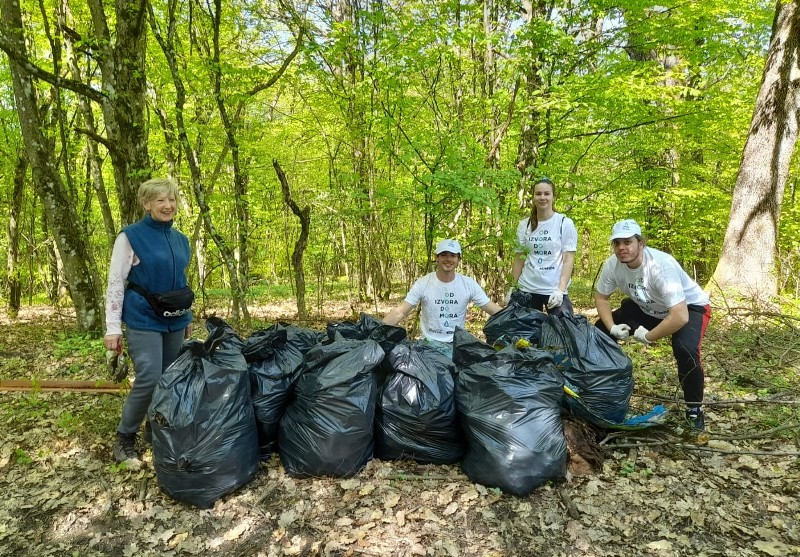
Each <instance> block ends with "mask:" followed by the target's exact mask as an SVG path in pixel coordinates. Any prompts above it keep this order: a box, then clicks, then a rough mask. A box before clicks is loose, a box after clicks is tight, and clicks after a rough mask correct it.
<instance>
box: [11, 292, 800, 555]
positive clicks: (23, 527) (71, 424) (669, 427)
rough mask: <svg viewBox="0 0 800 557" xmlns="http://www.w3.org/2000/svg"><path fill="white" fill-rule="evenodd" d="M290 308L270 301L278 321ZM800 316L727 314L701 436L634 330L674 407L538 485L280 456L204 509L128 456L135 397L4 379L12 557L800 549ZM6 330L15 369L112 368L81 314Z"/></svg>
mask: <svg viewBox="0 0 800 557" xmlns="http://www.w3.org/2000/svg"><path fill="white" fill-rule="evenodd" d="M380 309H381V312H382V311H385V309H388V308H380ZM326 310H327V311H328V312H329V313H328V315H327V317H328V319H330V320H343V319H345V318H347V317H350V316H351V314H352V311H351V309H350V308H346V307H344V306H342V308H340V310H338V311H339V312H340V315H338V316H337V315H334V312H335V311H336V310H333V309H332V308H329V307H326ZM291 311H292V306H291V305H290V304H285V305H283V306H279V305H276V306H271V307H268V308H263V309H262V310H261V311H260V312H259V314H258V315H257V316H256V317H257V318H258V319H259V322H262V323H263V326H264V327H266V326H267V324H269V323H272V322H275V321H278V320H288V317H289V316H290V315H291V313H290V312H291ZM364 311H367V312H368V313H369V312H370V311H369V310H368V309H365V310H364ZM381 314H382V313H381ZM476 319H477V318H476ZM320 325H321V326H324V322H320ZM481 326H482V323H480V322H479V321H477V320H476V321H474V322H472V323H470V328H471V330H473V332H475V333H476V334H479V333H480V327H481ZM799 326H800V321H798V320H796V319H795V318H792V317H789V316H786V315H782V314H780V313H756V314H754V312H753V311H752V310H746V309H732V308H721V309H718V310H717V311H716V313H715V315H714V318H713V319H712V322H711V327H710V329H709V332H708V335H707V337H706V340H705V343H704V357H705V363H706V375H707V379H706V382H707V389H706V392H707V400H708V402H709V404H708V406H707V411H706V412H707V427H706V431H705V432H704V433H702V434H701V435H694V434H691V433H690V432H689V431H687V430H686V429H685V428H684V426H683V424H682V411H681V409H680V407H679V406H678V405H677V404H676V403H675V400H676V397H677V396H678V392H677V378H676V373H675V368H674V363H673V360H672V357H671V354H670V349H669V346H668V343H663V342H662V343H657V344H655V345H653V346H650V347H644V346H641V345H638V343H636V344H634V343H628V344H626V345H625V346H624V349H625V351H626V352H627V353H628V354H629V355H630V356H631V358H632V360H633V362H634V375H635V377H636V382H637V383H636V391H635V396H634V400H633V403H634V405H636V406H638V407H640V408H643V409H648V408H651V407H652V406H653V405H654V404H656V403H664V404H666V405H667V406H668V407H669V408H670V410H671V413H670V418H669V419H668V420H667V423H666V424H665V425H664V426H662V427H658V428H652V429H648V430H641V431H638V432H611V431H606V432H601V433H600V436H599V438H598V442H599V443H600V446H601V448H602V451H603V455H604V457H605V461H604V463H603V464H602V466H601V469H599V470H598V471H597V472H596V473H593V474H587V475H577V474H569V476H568V478H567V479H566V481H564V482H562V483H559V484H552V485H550V484H548V485H545V486H542V487H540V488H538V489H536V490H534V491H533V492H532V493H531V494H530V495H528V496H526V497H514V496H511V495H505V494H503V493H501V492H500V491H499V490H497V489H492V488H487V487H484V486H482V485H479V484H475V483H472V482H470V481H469V479H468V478H467V477H466V476H465V475H464V474H463V473H462V472H461V470H460V468H459V466H457V465H453V466H425V465H417V464H414V463H410V462H383V461H379V460H373V461H371V462H370V463H369V464H368V465H367V466H366V468H365V469H363V470H362V471H361V472H360V473H358V474H357V475H356V476H355V477H353V478H349V479H341V478H339V479H335V478H318V479H305V480H301V479H293V478H291V477H289V476H288V475H287V474H286V473H285V471H284V469H283V467H282V466H281V463H280V460H279V459H278V458H277V457H273V458H272V460H269V461H268V462H265V463H262V467H261V469H260V471H259V473H258V474H257V475H256V477H255V479H254V480H253V481H251V482H250V483H248V484H247V485H245V486H244V487H242V488H241V489H239V490H238V491H236V492H234V493H232V494H230V495H227V496H225V497H223V498H222V499H221V500H219V501H217V503H216V505H215V506H214V507H213V508H212V509H208V510H200V509H197V508H194V507H191V506H188V505H186V504H183V503H180V502H176V501H174V500H172V499H170V498H169V497H168V496H166V495H165V494H164V493H163V492H162V491H161V490H160V488H159V486H158V482H157V479H156V475H155V473H154V470H153V467H152V454H151V451H150V450H147V451H146V452H145V456H144V465H143V466H142V467H140V468H139V469H136V470H133V469H129V468H128V467H126V466H120V465H117V464H115V463H114V462H113V459H112V458H111V447H112V442H113V438H114V431H115V427H116V423H117V420H118V418H119V413H120V409H121V405H122V400H123V398H122V396H121V395H120V394H117V395H107V394H102V395H98V394H94V395H92V394H81V393H48V392H0V431H1V432H2V433H1V434H0V493H1V494H2V498H1V499H0V555H14V556H28V555H30V556H36V557H44V556H48V555H55V556H65V557H66V556H69V557H84V556H105V555H109V556H110V555H114V556H169V555H203V556H226V557H230V556H234V557H235V556H242V557H244V556H262V557H266V556H270V557H271V556H283V555H300V556H314V555H335V556H351V555H352V556H362V555H367V556H370V555H385V556H411V555H421V556H422V555H426V556H448V557H458V556H464V557H466V556H475V557H491V556H497V557H500V556H508V557H511V556H534V555H537V556H551V555H552V556H587V557H588V556H597V557H600V556H612V555H614V556H626V557H627V556H638V555H658V556H683V555H686V556H692V557H700V556H717V555H719V556H751V555H752V556H761V555H772V556H784V555H800V496H799V495H800V493H798V492H800V462H799V461H798V454H799V453H800V429H798V428H800V401H799V400H798V399H800V396H798V393H799V392H800V382H798V378H799V377H800V340H798V339H800V335H798V327H799ZM0 327H2V328H1V329H0V330H2V331H3V332H2V335H0V379H40V380H41V379H55V378H58V379H76V380H77V379H89V380H108V379H109V375H108V371H107V369H106V366H105V360H104V351H103V348H102V342H101V341H99V340H97V339H89V338H85V337H83V336H81V335H79V334H78V333H77V332H76V331H75V329H74V324H73V317H72V316H71V314H70V313H69V312H68V311H64V310H57V309H55V308H38V309H34V310H31V309H27V310H25V311H24V312H23V313H22V314H21V316H20V317H18V318H17V319H15V320H13V321H10V320H8V319H0ZM312 327H314V326H313V325H312ZM314 328H316V327H314ZM257 329H258V327H255V328H254V329H253V330H257ZM240 334H242V336H243V337H246V336H248V334H249V332H248V331H240ZM204 335H205V331H204V330H203V329H202V327H198V330H196V331H195V334H194V336H195V337H197V338H204Z"/></svg>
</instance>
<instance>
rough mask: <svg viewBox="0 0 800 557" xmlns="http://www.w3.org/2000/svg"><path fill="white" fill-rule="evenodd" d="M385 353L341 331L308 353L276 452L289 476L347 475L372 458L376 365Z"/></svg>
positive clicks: (378, 346) (376, 383) (287, 410)
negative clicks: (350, 337)
mask: <svg viewBox="0 0 800 557" xmlns="http://www.w3.org/2000/svg"><path fill="white" fill-rule="evenodd" d="M383 357H384V352H383V349H382V348H381V347H380V345H379V344H378V343H377V342H376V341H374V340H347V339H344V338H342V337H341V336H337V337H336V340H334V341H333V342H332V343H330V344H321V345H318V346H316V347H314V348H312V349H311V350H309V351H308V353H306V355H305V358H304V360H303V365H302V366H301V369H300V375H299V377H298V379H297V381H296V383H295V386H294V400H293V401H292V402H291V403H290V404H289V407H288V408H287V409H286V413H285V414H284V415H283V418H282V419H281V423H280V428H279V434H278V453H279V454H280V457H281V462H282V463H283V467H284V468H285V469H286V472H287V473H288V474H289V475H290V476H293V477H296V478H307V477H315V476H335V477H345V478H346V477H350V476H353V475H355V474H356V473H357V472H358V471H359V470H361V468H363V467H364V466H365V465H366V464H367V462H369V461H370V459H372V454H373V450H374V447H375V436H374V433H373V428H374V422H375V406H376V404H377V397H378V381H377V378H376V377H375V374H374V369H375V367H376V366H378V364H380V363H381V360H383Z"/></svg>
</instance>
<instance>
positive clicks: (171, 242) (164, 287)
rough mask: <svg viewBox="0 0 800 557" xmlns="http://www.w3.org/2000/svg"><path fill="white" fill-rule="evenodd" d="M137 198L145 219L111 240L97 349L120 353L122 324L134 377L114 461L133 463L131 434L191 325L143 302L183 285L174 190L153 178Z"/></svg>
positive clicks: (184, 246) (187, 313)
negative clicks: (100, 346)
mask: <svg viewBox="0 0 800 557" xmlns="http://www.w3.org/2000/svg"><path fill="white" fill-rule="evenodd" d="M138 198H139V203H140V204H141V205H142V208H143V209H144V211H145V215H144V217H143V218H142V219H141V220H139V221H138V222H135V223H134V224H131V225H130V226H126V227H125V228H124V229H123V230H122V232H121V233H120V234H119V235H118V236H117V239H116V241H115V242H114V249H113V251H112V253H111V263H110V265H109V272H108V289H107V291H106V335H105V338H104V339H103V344H105V347H106V349H107V350H110V351H114V352H116V353H117V354H119V353H121V352H122V323H125V327H126V330H125V339H126V340H127V343H128V353H129V354H130V356H131V359H132V360H133V367H134V371H135V374H136V379H135V380H134V382H133V385H132V387H131V391H130V392H129V393H128V396H127V398H126V399H125V403H124V404H123V406H122V417H121V419H120V423H119V425H118V426H117V439H116V443H115V444H114V459H115V460H116V461H117V462H123V461H128V460H138V459H139V454H138V453H137V451H136V434H137V432H138V431H139V428H140V427H141V425H142V421H143V420H144V418H145V414H146V413H147V408H148V406H150V401H151V399H152V398H153V391H154V390H155V387H156V384H157V383H158V380H159V379H160V378H161V374H162V373H163V371H164V370H165V369H166V368H167V367H168V366H169V365H170V364H171V363H172V362H173V361H174V360H175V358H177V357H178V352H179V351H180V348H181V345H182V344H183V341H184V339H185V338H189V336H190V335H191V326H192V312H191V310H190V309H189V307H186V308H181V309H179V310H178V311H174V312H170V313H168V314H165V313H161V314H159V313H157V312H156V310H155V309H154V308H153V307H152V306H151V305H150V303H149V302H148V299H147V296H148V295H149V294H150V293H155V294H159V293H164V292H168V291H174V290H179V289H182V288H184V287H186V286H187V281H186V268H187V267H188V266H189V260H190V258H191V254H190V251H189V240H188V238H187V237H186V236H185V235H184V234H182V233H181V232H179V231H178V230H176V229H175V228H173V227H172V222H173V218H174V217H175V212H176V211H177V209H178V203H177V198H178V186H177V185H176V184H175V182H174V181H172V180H170V179H168V178H154V179H152V180H148V181H146V182H144V183H143V184H142V185H141V186H139V192H138ZM188 305H191V302H189V303H188Z"/></svg>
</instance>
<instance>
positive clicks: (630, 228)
mask: <svg viewBox="0 0 800 557" xmlns="http://www.w3.org/2000/svg"><path fill="white" fill-rule="evenodd" d="M641 235H642V227H641V226H639V223H637V222H636V221H635V220H633V219H625V220H621V221H618V222H616V223H614V226H613V227H612V228H611V241H612V242H613V241H614V240H618V239H619V238H630V237H632V236H641Z"/></svg>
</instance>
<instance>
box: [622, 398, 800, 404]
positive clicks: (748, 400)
mask: <svg viewBox="0 0 800 557" xmlns="http://www.w3.org/2000/svg"><path fill="white" fill-rule="evenodd" d="M637 396H638V398H642V399H647V400H654V401H657V402H673V403H675V404H681V405H682V404H685V403H684V402H683V401H682V400H678V399H675V398H669V397H665V396H655V395H637ZM733 404H784V405H787V406H800V400H780V399H776V398H731V399H728V400H704V401H703V406H730V405H733Z"/></svg>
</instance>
